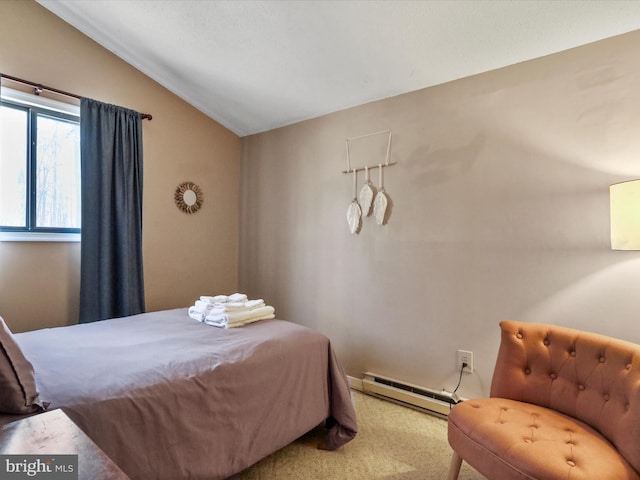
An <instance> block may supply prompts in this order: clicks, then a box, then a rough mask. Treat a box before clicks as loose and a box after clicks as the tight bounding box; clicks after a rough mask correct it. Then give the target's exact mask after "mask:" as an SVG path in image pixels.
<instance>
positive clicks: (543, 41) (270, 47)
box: [37, 0, 640, 136]
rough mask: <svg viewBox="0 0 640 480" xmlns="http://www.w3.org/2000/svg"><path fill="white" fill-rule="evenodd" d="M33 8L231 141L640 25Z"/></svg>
mask: <svg viewBox="0 0 640 480" xmlns="http://www.w3.org/2000/svg"><path fill="white" fill-rule="evenodd" d="M37 1H38V3H40V4H41V5H43V6H44V7H45V8H47V9H49V10H50V11H51V12H53V13H54V14H55V15H57V16H59V17H60V18H62V19H63V20H65V21H66V22H68V23H69V24H71V25H73V26H74V27H76V28H77V29H78V30H80V31H81V32H83V33H84V34H86V35H87V36H89V37H90V38H92V39H93V40H95V41H96V42H98V43H99V44H101V45H102V46H104V47H105V48H107V49H108V50H110V51H112V52H113V53H115V54H116V55H118V56H119V57H120V58H122V59H123V60H125V61H126V62H128V63H130V64H131V65H133V66H134V67H136V68H137V69H139V70H140V71H142V72H143V73H145V74H146V75H148V76H149V77H151V78H153V79H154V80H156V81H157V82H158V83H160V84H161V85H163V86H164V87H166V88H168V89H169V90H171V91H172V92H174V93H175V94H176V95H178V96H180V97H181V98H183V99H184V100H185V101H187V102H189V103H190V104H192V105H193V106H195V107H196V108H198V109H199V110H201V111H202V112H203V113H205V114H206V115H208V116H210V117H211V118H213V119H214V120H216V121H218V122H219V123H221V124H222V125H224V126H226V127H227V128H229V129H230V130H232V131H233V132H235V133H236V134H238V135H240V136H245V135H249V134H253V133H258V132H262V131H266V130H271V129H273V128H277V127H280V126H284V125H288V124H291V123H295V122H298V121H301V120H305V119H309V118H314V117H317V116H320V115H323V114H326V113H330V112H335V111H338V110H342V109H345V108H348V107H352V106H355V105H359V104H363V103H367V102H370V101H374V100H378V99H381V98H386V97H390V96H394V95H398V94H401V93H405V92H409V91H413V90H418V89H421V88H425V87H429V86H433V85H437V84H440V83H444V82H447V81H450V80H455V79H458V78H462V77H466V76H469V75H473V74H477V73H481V72H484V71H488V70H492V69H495V68H500V67H503V66H506V65H511V64H514V63H518V62H522V61H526V60H530V59H532V58H536V57H540V56H544V55H548V54H551V53H555V52H559V51H562V50H566V49H569V48H573V47H576V46H579V45H583V44H586V43H590V42H594V41H597V40H601V39H603V38H607V37H610V36H614V35H618V34H621V33H625V32H629V31H632V30H637V29H640V2H639V1H631V0H629V1H614V0H611V1H606V0H587V1H582V0H569V1H566V0H556V1H554V0H422V1H420V0H409V1H403V0H394V1H392V0H364V1H361V0H244V1H231V0H224V1H222V0H144V1H142V0H92V1H86V0H37Z"/></svg>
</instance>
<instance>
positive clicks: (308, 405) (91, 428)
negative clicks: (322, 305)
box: [3, 309, 357, 480]
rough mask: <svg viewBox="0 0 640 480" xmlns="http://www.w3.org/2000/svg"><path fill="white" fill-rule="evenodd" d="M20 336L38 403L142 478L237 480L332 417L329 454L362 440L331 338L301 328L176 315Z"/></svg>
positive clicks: (156, 314)
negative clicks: (58, 412)
mask: <svg viewBox="0 0 640 480" xmlns="http://www.w3.org/2000/svg"><path fill="white" fill-rule="evenodd" d="M16 339H17V341H18V342H19V344H20V346H21V348H22V349H23V352H24V354H25V356H26V357H27V358H28V359H29V360H30V361H31V363H32V364H33V366H34V370H35V375H36V383H37V386H38V390H39V392H40V399H41V400H42V401H45V402H50V403H51V404H50V406H49V407H48V408H49V409H53V408H63V409H64V411H65V412H67V414H68V415H69V416H70V417H71V418H72V419H73V420H74V421H75V422H76V423H77V424H78V426H79V427H80V428H82V429H83V430H84V431H85V432H86V433H87V434H88V435H89V436H90V437H91V438H92V439H93V441H94V442H95V443H96V444H97V445H98V446H99V447H100V448H101V449H102V450H104V452H105V453H106V454H107V455H109V457H111V459H112V460H114V461H115V463H117V464H118V465H119V466H120V468H122V470H124V471H125V472H126V473H127V474H128V475H129V476H130V477H131V478H132V479H141V480H149V479H153V478H156V479H170V480H178V479H207V480H214V479H224V478H228V477H229V476H231V475H233V474H235V473H238V472H240V471H242V470H243V469H245V468H247V467H249V466H250V465H252V464H254V463H256V462H257V461H259V460H260V459H262V458H264V457H265V456H267V455H269V454H270V453H272V452H274V451H276V450H278V449H279V448H281V447H283V446H285V445H287V444H289V443H291V442H292V441H293V440H295V439H296V438H298V437H300V436H301V435H303V434H304V433H306V432H308V431H309V430H311V429H313V428H315V427H316V426H318V425H319V424H321V423H322V422H323V421H324V420H325V419H327V418H333V419H334V420H335V425H334V426H332V427H331V428H330V429H328V431H327V436H326V438H325V442H324V445H323V448H326V449H329V450H331V449H335V448H338V447H340V446H342V445H343V444H345V443H346V442H348V441H350V440H351V439H352V438H353V437H354V436H355V435H356V431H357V423H356V415H355V411H354V408H353V404H352V401H351V396H350V392H349V386H348V383H347V379H346V376H345V373H344V371H343V369H342V366H341V365H340V363H339V362H338V360H337V359H336V357H335V355H334V352H333V350H332V349H331V345H330V342H329V339H328V338H327V337H325V336H324V335H321V334H319V333H317V332H314V331H313V330H311V329H308V328H306V327H303V326H300V325H297V324H294V323H291V322H286V321H282V320H263V321H259V322H256V323H253V324H250V325H246V326H244V327H241V328H233V329H220V328H216V327H211V326H208V325H206V324H203V323H199V322H196V321H194V320H192V319H190V318H189V317H188V315H187V310H186V309H176V310H166V311H162V312H153V313H145V314H140V315H135V316H131V317H126V318H119V319H112V320H105V321H102V322H95V323H90V324H81V325H73V326H70V327H61V328H52V329H44V330H38V331H33V332H26V333H21V334H16ZM3 420H4V421H5V422H6V418H5V419H3ZM53 453H55V452H53ZM79 460H80V461H82V459H79Z"/></svg>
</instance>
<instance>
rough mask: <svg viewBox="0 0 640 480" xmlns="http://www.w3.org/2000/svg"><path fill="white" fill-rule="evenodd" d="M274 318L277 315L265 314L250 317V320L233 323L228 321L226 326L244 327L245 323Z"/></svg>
mask: <svg viewBox="0 0 640 480" xmlns="http://www.w3.org/2000/svg"><path fill="white" fill-rule="evenodd" d="M272 318H276V316H275V315H274V314H273V313H272V314H271V315H265V316H264V317H259V318H250V319H249V320H245V321H244V322H231V323H228V324H227V325H226V326H225V327H224V328H236V327H242V326H243V325H248V324H250V323H253V322H257V321H260V320H270V319H272Z"/></svg>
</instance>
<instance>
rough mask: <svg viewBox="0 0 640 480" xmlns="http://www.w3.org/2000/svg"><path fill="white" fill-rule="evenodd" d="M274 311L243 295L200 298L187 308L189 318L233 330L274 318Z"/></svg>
mask: <svg viewBox="0 0 640 480" xmlns="http://www.w3.org/2000/svg"><path fill="white" fill-rule="evenodd" d="M274 313H275V310H274V308H273V307H271V306H269V305H265V303H264V300H262V299H258V300H249V299H248V298H247V296H246V295H245V294H243V293H234V294H233V295H216V296H215V297H207V296H202V297H200V300H196V303H195V304H194V305H192V306H191V307H189V316H190V317H191V318H193V319H194V320H198V321H199V322H204V323H206V324H207V325H213V326H214V327H220V328H233V327H240V326H242V325H246V324H248V323H253V322H257V321H258V320H268V319H270V318H275V314H274Z"/></svg>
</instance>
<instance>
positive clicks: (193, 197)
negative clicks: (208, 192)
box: [174, 182, 203, 213]
mask: <svg viewBox="0 0 640 480" xmlns="http://www.w3.org/2000/svg"><path fill="white" fill-rule="evenodd" d="M174 198H175V201H176V205H177V206H178V208H179V209H180V210H182V211H183V212H185V213H195V212H197V211H198V210H200V207H201V206H202V199H203V198H202V191H201V190H200V187H198V186H197V185H196V184H195V183H193V182H183V183H181V184H180V185H178V188H176V193H175V195H174Z"/></svg>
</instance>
